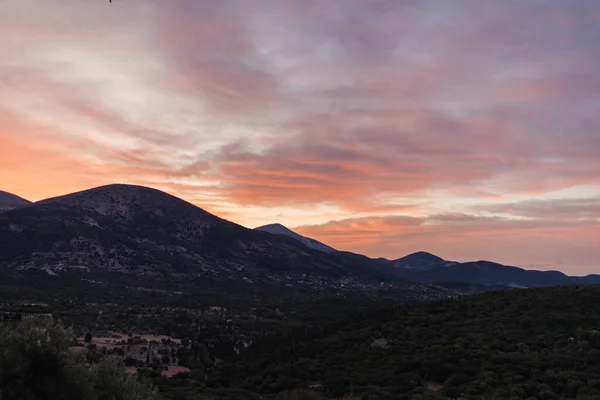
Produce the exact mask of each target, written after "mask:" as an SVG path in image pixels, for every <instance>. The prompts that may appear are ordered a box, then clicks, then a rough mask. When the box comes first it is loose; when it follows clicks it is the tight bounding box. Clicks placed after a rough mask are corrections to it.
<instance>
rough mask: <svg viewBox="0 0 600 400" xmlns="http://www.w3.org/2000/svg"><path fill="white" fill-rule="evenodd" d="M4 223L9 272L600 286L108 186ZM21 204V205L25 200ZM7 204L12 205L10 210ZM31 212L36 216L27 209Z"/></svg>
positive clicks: (1, 245)
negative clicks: (307, 233)
mask: <svg viewBox="0 0 600 400" xmlns="http://www.w3.org/2000/svg"><path fill="white" fill-rule="evenodd" d="M3 198H6V199H15V198H16V199H17V200H16V201H13V202H12V203H10V204H12V205H16V206H17V208H13V209H11V210H9V211H6V212H3V213H2V214H0V267H2V266H4V267H13V268H14V267H24V266H29V267H37V268H51V267H55V266H60V267H64V266H67V267H68V266H79V267H85V268H88V269H90V270H102V271H118V272H123V273H129V274H143V275H149V276H152V275H160V276H164V275H178V276H188V277H196V278H198V277H202V279H208V280H211V281H213V280H221V281H224V280H230V281H241V282H245V283H248V284H259V283H261V282H263V283H264V282H269V283H275V284H277V285H280V286H281V285H287V286H289V287H297V286H299V285H300V286H305V287H307V288H311V289H315V290H321V289H322V288H324V287H329V288H331V289H334V290H337V289H339V288H348V287H359V288H362V287H365V286H371V287H379V286H380V285H388V284H398V283H402V282H413V283H418V284H427V285H430V284H435V285H440V284H446V283H453V284H456V283H460V284H466V285H486V286H488V287H498V286H499V285H501V286H506V287H538V286H551V285H564V284H572V283H581V284H587V283H594V284H596V283H600V276H598V275H590V276H586V277H569V276H567V275H565V274H564V273H562V272H557V271H534V270H525V269H522V268H517V267H512V266H505V265H502V264H498V263H493V262H489V261H477V262H467V263H458V262H453V261H447V260H444V259H442V258H441V257H438V256H436V255H434V254H430V253H427V252H423V251H420V252H417V253H413V254H410V255H408V256H405V257H402V258H399V259H397V260H391V261H390V260H386V259H382V258H380V259H371V258H369V257H366V256H364V255H361V254H354V253H350V252H345V251H337V250H335V249H333V248H331V247H329V246H327V245H325V244H323V243H320V242H318V241H316V240H313V239H310V238H306V237H304V236H301V235H298V234H297V233H295V232H293V231H291V230H289V229H287V228H285V227H284V226H283V225H280V224H273V225H266V226H263V227H259V228H256V229H247V228H244V227H242V226H240V225H238V224H235V223H233V222H229V221H226V220H224V219H221V218H219V217H217V216H215V215H213V214H211V213H209V212H207V211H205V210H203V209H201V208H199V207H196V206H195V205H193V204H191V203H188V202H186V201H184V200H182V199H179V198H177V197H174V196H172V195H169V194H167V193H164V192H162V191H159V190H156V189H151V188H147V187H142V186H133V185H118V184H115V185H107V186H102V187H98V188H94V189H89V190H85V191H81V192H77V193H73V194H69V195H65V196H60V197H55V198H51V199H47V200H43V201H40V202H37V203H34V204H31V203H29V202H27V201H26V200H23V199H20V198H18V197H16V196H12V195H9V194H5V195H4V196H3ZM19 199H20V200H19ZM4 204H9V202H6V203H4ZM23 205H27V207H22V206H23Z"/></svg>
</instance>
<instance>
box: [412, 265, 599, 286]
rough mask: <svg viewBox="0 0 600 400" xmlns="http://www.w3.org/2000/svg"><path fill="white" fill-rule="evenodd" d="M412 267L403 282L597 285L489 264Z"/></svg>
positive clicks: (594, 279) (588, 279)
mask: <svg viewBox="0 0 600 400" xmlns="http://www.w3.org/2000/svg"><path fill="white" fill-rule="evenodd" d="M437 263H438V264H440V265H438V266H436V265H435V264H436V262H433V263H432V262H425V263H424V264H423V266H420V265H419V264H418V263H415V264H414V265H415V267H414V268H412V269H405V270H403V271H402V276H403V277H404V278H406V279H407V280H410V281H413V282H418V283H440V282H461V283H469V284H474V285H490V286H498V285H501V286H506V287H517V288H518V287H520V288H531V287H547V286H555V285H571V284H598V283H600V276H598V275H588V276H583V277H573V276H568V275H566V274H564V273H562V272H560V271H538V270H527V269H523V268H518V267H513V266H508V265H502V264H498V263H494V262H490V261H475V262H465V263H458V262H448V261H445V262H444V261H438V262H437Z"/></svg>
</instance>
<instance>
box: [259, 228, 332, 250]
mask: <svg viewBox="0 0 600 400" xmlns="http://www.w3.org/2000/svg"><path fill="white" fill-rule="evenodd" d="M254 229H255V230H258V231H263V232H269V233H272V234H274V235H287V236H289V237H292V238H294V239H296V240H297V241H299V242H300V243H302V244H304V245H305V246H306V247H310V248H311V249H315V250H320V251H325V252H328V253H330V252H334V251H336V250H335V249H334V248H333V247H329V246H327V245H326V244H323V243H321V242H319V241H316V240H314V239H311V238H308V237H305V236H302V235H299V234H297V233H296V232H294V231H292V230H291V229H288V228H287V227H285V226H283V225H281V224H270V225H263V226H259V227H257V228H254Z"/></svg>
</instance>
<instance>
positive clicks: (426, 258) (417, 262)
mask: <svg viewBox="0 0 600 400" xmlns="http://www.w3.org/2000/svg"><path fill="white" fill-rule="evenodd" d="M392 264H393V265H394V266H395V267H397V268H402V269H404V270H411V271H426V270H430V269H435V268H441V267H446V266H451V265H455V264H457V263H455V262H453V261H446V260H444V259H443V258H441V257H438V256H436V255H434V254H431V253H427V252H424V251H419V252H416V253H412V254H409V255H407V256H405V257H402V258H399V259H397V260H394V261H392Z"/></svg>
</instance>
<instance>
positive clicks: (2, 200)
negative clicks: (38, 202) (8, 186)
mask: <svg viewBox="0 0 600 400" xmlns="http://www.w3.org/2000/svg"><path fill="white" fill-rule="evenodd" d="M29 204H32V203H31V202H30V201H29V200H25V199H23V198H21V197H19V196H17V195H15V194H12V193H8V192H5V191H3V190H0V212H5V211H9V210H13V209H15V208H19V207H24V206H27V205H29Z"/></svg>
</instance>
